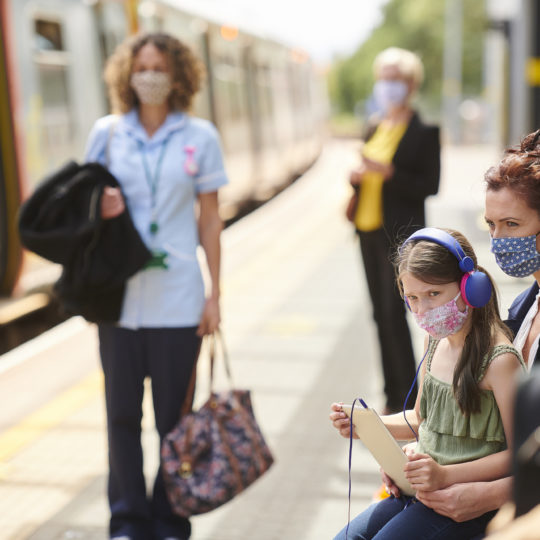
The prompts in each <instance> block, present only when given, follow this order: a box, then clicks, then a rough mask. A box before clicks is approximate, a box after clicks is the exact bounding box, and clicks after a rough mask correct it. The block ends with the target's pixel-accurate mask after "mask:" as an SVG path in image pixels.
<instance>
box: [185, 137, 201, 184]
mask: <svg viewBox="0 0 540 540" xmlns="http://www.w3.org/2000/svg"><path fill="white" fill-rule="evenodd" d="M184 152H185V153H186V161H185V162H184V170H185V171H186V172H187V173H188V174H189V175H191V176H194V175H196V174H197V173H198V172H199V167H198V166H197V162H196V161H195V158H194V157H193V154H195V147H194V146H192V145H188V146H185V147H184Z"/></svg>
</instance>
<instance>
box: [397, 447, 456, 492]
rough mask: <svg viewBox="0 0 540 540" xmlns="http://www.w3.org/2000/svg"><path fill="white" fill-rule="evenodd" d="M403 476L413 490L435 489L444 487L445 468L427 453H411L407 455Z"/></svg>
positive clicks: (445, 482) (445, 481)
mask: <svg viewBox="0 0 540 540" xmlns="http://www.w3.org/2000/svg"><path fill="white" fill-rule="evenodd" d="M407 457H408V458H409V462H408V463H407V464H406V465H405V477H406V478H407V480H408V481H409V482H410V484H411V486H412V487H413V489H414V490H415V491H435V490H437V489H441V488H444V487H446V485H447V479H446V472H445V468H444V467H443V466H442V465H439V464H438V463H437V462H436V461H435V460H434V459H433V458H432V457H431V456H429V455H428V454H414V453H413V454H412V455H409V456H407Z"/></svg>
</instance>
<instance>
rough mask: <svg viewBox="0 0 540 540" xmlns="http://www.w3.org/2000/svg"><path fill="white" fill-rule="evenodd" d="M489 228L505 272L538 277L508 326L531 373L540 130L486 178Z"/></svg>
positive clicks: (539, 329) (537, 326) (538, 331)
mask: <svg viewBox="0 0 540 540" xmlns="http://www.w3.org/2000/svg"><path fill="white" fill-rule="evenodd" d="M485 178H486V183H487V192H486V213H485V218H486V223H487V224H488V226H489V231H490V235H491V251H492V253H493V254H494V255H495V260H496V261H497V264H498V265H499V267H500V268H501V270H502V271H503V272H505V273H506V274H508V275H509V276H513V277H526V276H531V275H532V276H534V278H535V282H534V284H533V285H532V286H531V287H529V289H527V290H526V291H525V292H523V293H521V294H520V295H519V296H518V297H517V298H516V299H515V300H514V302H513V304H512V306H511V307H510V310H509V313H508V318H509V320H508V321H507V324H508V325H509V326H510V327H511V329H512V330H513V331H514V333H515V338H514V345H515V346H516V347H517V349H518V350H519V351H520V352H521V353H522V355H523V359H524V360H525V362H526V364H527V366H528V369H529V370H531V368H532V367H533V365H535V364H536V365H540V360H539V355H540V353H539V347H538V343H539V338H540V316H539V315H538V302H539V300H540V293H539V291H540V288H539V283H540V253H539V251H540V236H539V235H540V130H538V131H536V132H535V133H531V134H530V135H528V136H527V137H525V138H524V139H523V141H522V142H521V145H520V146H519V147H517V148H511V149H509V150H507V151H506V152H505V155H504V156H503V159H502V160H501V161H500V162H499V163H498V164H497V165H495V166H494V167H491V168H490V169H489V170H488V171H487V173H486V176H485Z"/></svg>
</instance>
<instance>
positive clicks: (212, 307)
mask: <svg viewBox="0 0 540 540" xmlns="http://www.w3.org/2000/svg"><path fill="white" fill-rule="evenodd" d="M220 322H221V315H220V311H219V300H218V299H217V298H215V297H210V298H207V299H206V303H205V304H204V310H203V314H202V317H201V322H200V323H199V327H198V328H197V335H198V336H199V337H203V336H204V335H207V334H212V333H214V332H215V331H216V330H217V329H218V327H219V323H220Z"/></svg>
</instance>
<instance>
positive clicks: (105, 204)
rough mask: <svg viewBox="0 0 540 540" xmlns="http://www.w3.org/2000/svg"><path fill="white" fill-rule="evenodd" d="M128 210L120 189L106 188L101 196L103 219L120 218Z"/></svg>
mask: <svg viewBox="0 0 540 540" xmlns="http://www.w3.org/2000/svg"><path fill="white" fill-rule="evenodd" d="M125 209H126V203H125V202H124V197H122V192H121V191H120V188H115V187H111V186H105V188H104V189H103V194H102V195H101V217H102V218H103V219H112V218H115V217H117V216H119V215H120V214H121V213H122V212H123V211H124V210H125Z"/></svg>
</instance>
